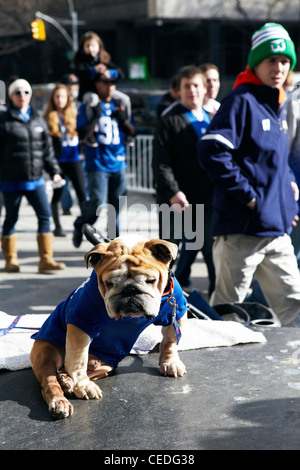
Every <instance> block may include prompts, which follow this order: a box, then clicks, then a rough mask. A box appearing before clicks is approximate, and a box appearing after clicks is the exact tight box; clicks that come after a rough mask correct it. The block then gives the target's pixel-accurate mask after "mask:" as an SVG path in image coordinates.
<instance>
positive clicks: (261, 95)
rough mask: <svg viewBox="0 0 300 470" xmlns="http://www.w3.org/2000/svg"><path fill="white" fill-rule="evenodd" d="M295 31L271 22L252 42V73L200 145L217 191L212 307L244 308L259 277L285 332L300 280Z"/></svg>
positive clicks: (299, 303)
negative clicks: (290, 111) (290, 80)
mask: <svg viewBox="0 0 300 470" xmlns="http://www.w3.org/2000/svg"><path fill="white" fill-rule="evenodd" d="M296 60H297V59H296V52H295V46H294V43H293V41H292V40H291V38H290V36H289V34H288V32H287V31H286V30H285V29H284V28H283V27H282V26H281V25H280V24H277V23H266V24H265V25H264V26H262V27H261V28H260V29H258V30H257V31H256V32H255V33H254V34H253V36H252V46H251V50H250V53H249V55H248V64H247V67H246V70H245V71H244V72H242V73H240V74H239V75H238V77H237V79H236V82H235V84H234V87H233V90H232V91H231V92H230V93H229V94H228V95H227V96H226V97H225V98H224V99H223V101H222V103H221V107H220V109H219V110H218V112H217V114H216V115H215V117H214V119H213V121H212V123H211V125H210V127H209V128H208V130H207V132H206V134H205V135H204V137H202V139H201V140H200V141H199V143H198V157H199V163H200V165H201V166H202V167H203V168H204V169H205V170H206V171H208V173H209V175H210V178H211V179H212V181H213V182H214V184H215V192H214V200H213V206H214V216H213V235H214V237H216V238H215V242H214V247H213V253H214V262H215V268H216V287H215V291H214V292H213V294H212V297H211V299H210V302H211V304H218V303H223V302H242V301H243V300H244V299H245V297H246V295H247V293H248V290H249V288H250V286H251V282H252V279H253V275H254V274H255V277H256V279H257V280H258V282H259V284H260V286H261V288H262V291H263V294H264V296H265V298H266V300H267V302H268V304H269V306H270V307H271V308H272V309H273V311H274V312H275V313H276V314H277V316H278V317H279V319H280V321H281V324H282V325H283V326H299V313H300V275H299V270H298V267H297V261H296V257H295V253H294V249H293V246H292V243H291V239H290V236H289V234H290V233H291V232H292V228H293V226H294V225H295V224H296V223H297V219H298V216H297V214H298V204H297V200H298V198H299V190H298V187H297V184H296V182H295V181H296V180H295V175H294V174H293V173H292V171H291V168H290V166H289V162H288V158H289V141H288V126H287V121H286V111H285V108H284V106H283V103H284V100H285V97H286V95H285V91H284V88H283V85H284V83H285V80H286V78H287V75H288V72H289V70H292V69H293V68H294V67H295V65H296Z"/></svg>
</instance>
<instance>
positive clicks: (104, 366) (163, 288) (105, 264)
mask: <svg viewBox="0 0 300 470" xmlns="http://www.w3.org/2000/svg"><path fill="white" fill-rule="evenodd" d="M176 254H177V247H176V245H174V244H173V243H169V242H166V241H164V240H156V239H154V240H150V241H146V240H144V239H141V237H138V238H137V236H135V237H133V238H132V237H129V238H128V237H127V239H125V238H122V237H120V238H117V239H115V240H113V241H111V242H109V243H101V244H99V245H97V246H95V247H94V248H93V249H91V250H90V251H89V252H88V253H87V254H86V255H85V260H86V264H87V266H88V263H89V262H90V263H91V265H92V267H93V268H94V270H93V272H92V274H91V276H90V278H89V279H88V280H87V281H86V282H85V283H83V284H82V285H81V286H80V287H79V288H78V289H77V290H75V291H74V292H72V294H71V295H70V296H69V297H68V298H67V299H66V300H65V301H64V302H62V303H61V304H59V305H58V306H57V307H56V309H55V310H54V312H53V313H52V314H51V315H50V316H49V318H48V319H47V320H46V322H45V323H44V325H43V326H42V327H41V329H40V330H39V332H38V333H35V334H34V335H33V338H34V339H35V342H34V345H33V348H32V351H31V362H32V366H33V370H34V373H35V375H36V377H37V379H38V380H39V382H40V384H41V386H42V395H43V397H44V399H45V401H46V403H47V404H48V407H49V411H50V413H51V415H52V416H53V417H54V418H56V419H61V418H65V417H67V416H69V415H71V414H72V413H73V406H72V404H71V403H70V402H69V401H68V400H67V398H66V397H65V395H64V394H66V395H75V396H76V397H78V398H86V399H89V398H100V397H101V396H102V392H101V390H100V388H99V387H98V385H97V384H96V383H94V382H92V381H91V379H93V380H95V379H98V378H102V377H105V376H107V375H108V373H109V372H111V371H112V370H113V369H114V368H115V367H116V366H117V365H118V363H119V362H120V360H122V359H123V358H124V357H125V356H126V355H128V354H129V352H130V351H131V349H132V346H133V344H134V343H135V341H136V339H137V338H138V336H139V335H140V333H141V332H142V331H143V330H144V329H145V328H146V327H147V326H148V325H150V324H152V323H153V324H157V325H162V334H163V339H162V341H161V344H160V355H159V365H160V371H161V373H162V374H164V375H169V376H174V377H177V376H183V375H184V374H185V373H186V369H185V366H184V364H183V363H182V362H181V360H180V359H179V356H178V353H177V342H178V336H177V334H178V330H180V328H181V327H182V324H183V322H184V320H185V319H186V302H185V299H184V297H183V294H182V291H181V288H180V286H179V284H178V282H177V281H176V279H174V278H171V279H170V277H169V271H168V267H169V264H170V261H171V260H172V259H175V257H176Z"/></svg>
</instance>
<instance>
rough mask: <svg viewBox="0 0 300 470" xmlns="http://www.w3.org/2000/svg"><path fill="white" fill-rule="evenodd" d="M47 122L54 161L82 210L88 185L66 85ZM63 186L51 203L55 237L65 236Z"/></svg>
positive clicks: (54, 97) (57, 91) (57, 92)
mask: <svg viewBox="0 0 300 470" xmlns="http://www.w3.org/2000/svg"><path fill="white" fill-rule="evenodd" d="M45 119H46V122H47V124H48V127H49V132H50V135H51V137H52V142H53V147H54V153H55V157H56V159H57V161H58V163H59V165H60V168H61V170H62V175H63V176H67V177H68V178H69V180H70V181H71V182H72V184H73V187H74V190H75V193H76V196H77V199H78V203H79V206H80V207H83V205H84V203H85V199H86V195H85V182H84V173H83V169H82V164H81V161H80V155H79V139H78V134H77V130H76V126H77V109H76V106H75V105H74V103H73V100H72V97H71V95H70V92H69V90H68V88H67V86H66V85H64V84H57V85H56V86H55V88H54V89H53V91H52V93H51V96H50V98H49V101H48V105H47V108H46V111H45ZM62 191H63V186H61V187H59V188H54V190H53V197H52V201H51V210H52V217H53V220H54V224H55V229H54V232H53V233H54V235H55V236H56V237H64V236H66V234H65V232H64V231H63V228H62V226H61V223H60V216H59V209H60V207H59V203H60V200H61V196H62Z"/></svg>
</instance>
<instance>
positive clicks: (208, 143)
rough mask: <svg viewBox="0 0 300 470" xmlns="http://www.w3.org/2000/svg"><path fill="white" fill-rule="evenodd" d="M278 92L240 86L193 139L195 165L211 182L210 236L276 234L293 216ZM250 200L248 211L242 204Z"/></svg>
mask: <svg viewBox="0 0 300 470" xmlns="http://www.w3.org/2000/svg"><path fill="white" fill-rule="evenodd" d="M278 94H279V92H278V90H277V89H275V88H271V87H268V86H265V85H255V84H252V83H251V84H250V83H247V84H243V85H240V86H238V87H237V88H235V89H234V90H233V91H231V92H230V93H229V95H228V96H227V97H226V98H225V99H224V100H223V102H222V104H221V107H220V109H219V111H218V112H217V114H216V115H215V117H214V119H213V121H212V123H211V125H210V126H209V128H208V130H207V132H206V134H205V135H204V136H203V137H202V139H201V140H200V141H199V142H198V146H197V151H198V159H199V163H200V165H201V166H202V167H203V168H204V169H206V170H207V172H208V173H209V176H210V178H211V179H212V181H213V182H214V183H215V192H214V199H213V206H214V217H213V228H212V230H213V235H214V236H218V235H226V234H238V233H239V234H247V235H254V236H260V237H265V236H280V235H284V234H285V233H290V232H291V230H292V221H293V219H294V217H295V215H296V214H297V212H298V211H297V203H296V201H295V198H294V192H293V189H292V186H291V182H292V181H295V178H294V175H293V173H292V171H291V169H290V167H289V164H288V154H289V149H288V129H287V121H286V113H285V111H284V109H282V108H281V107H280V105H279V104H278ZM253 198H256V207H255V209H254V210H251V209H249V208H248V207H247V203H248V202H250V201H251V200H252V199H253Z"/></svg>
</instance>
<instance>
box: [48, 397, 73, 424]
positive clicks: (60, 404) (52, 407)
mask: <svg viewBox="0 0 300 470" xmlns="http://www.w3.org/2000/svg"><path fill="white" fill-rule="evenodd" d="M49 412H50V414H51V416H52V418H54V419H64V418H67V417H68V416H70V415H72V414H73V406H72V405H71V403H70V402H69V401H68V400H67V399H66V398H64V397H60V398H53V400H52V401H51V402H50V403H49Z"/></svg>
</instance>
